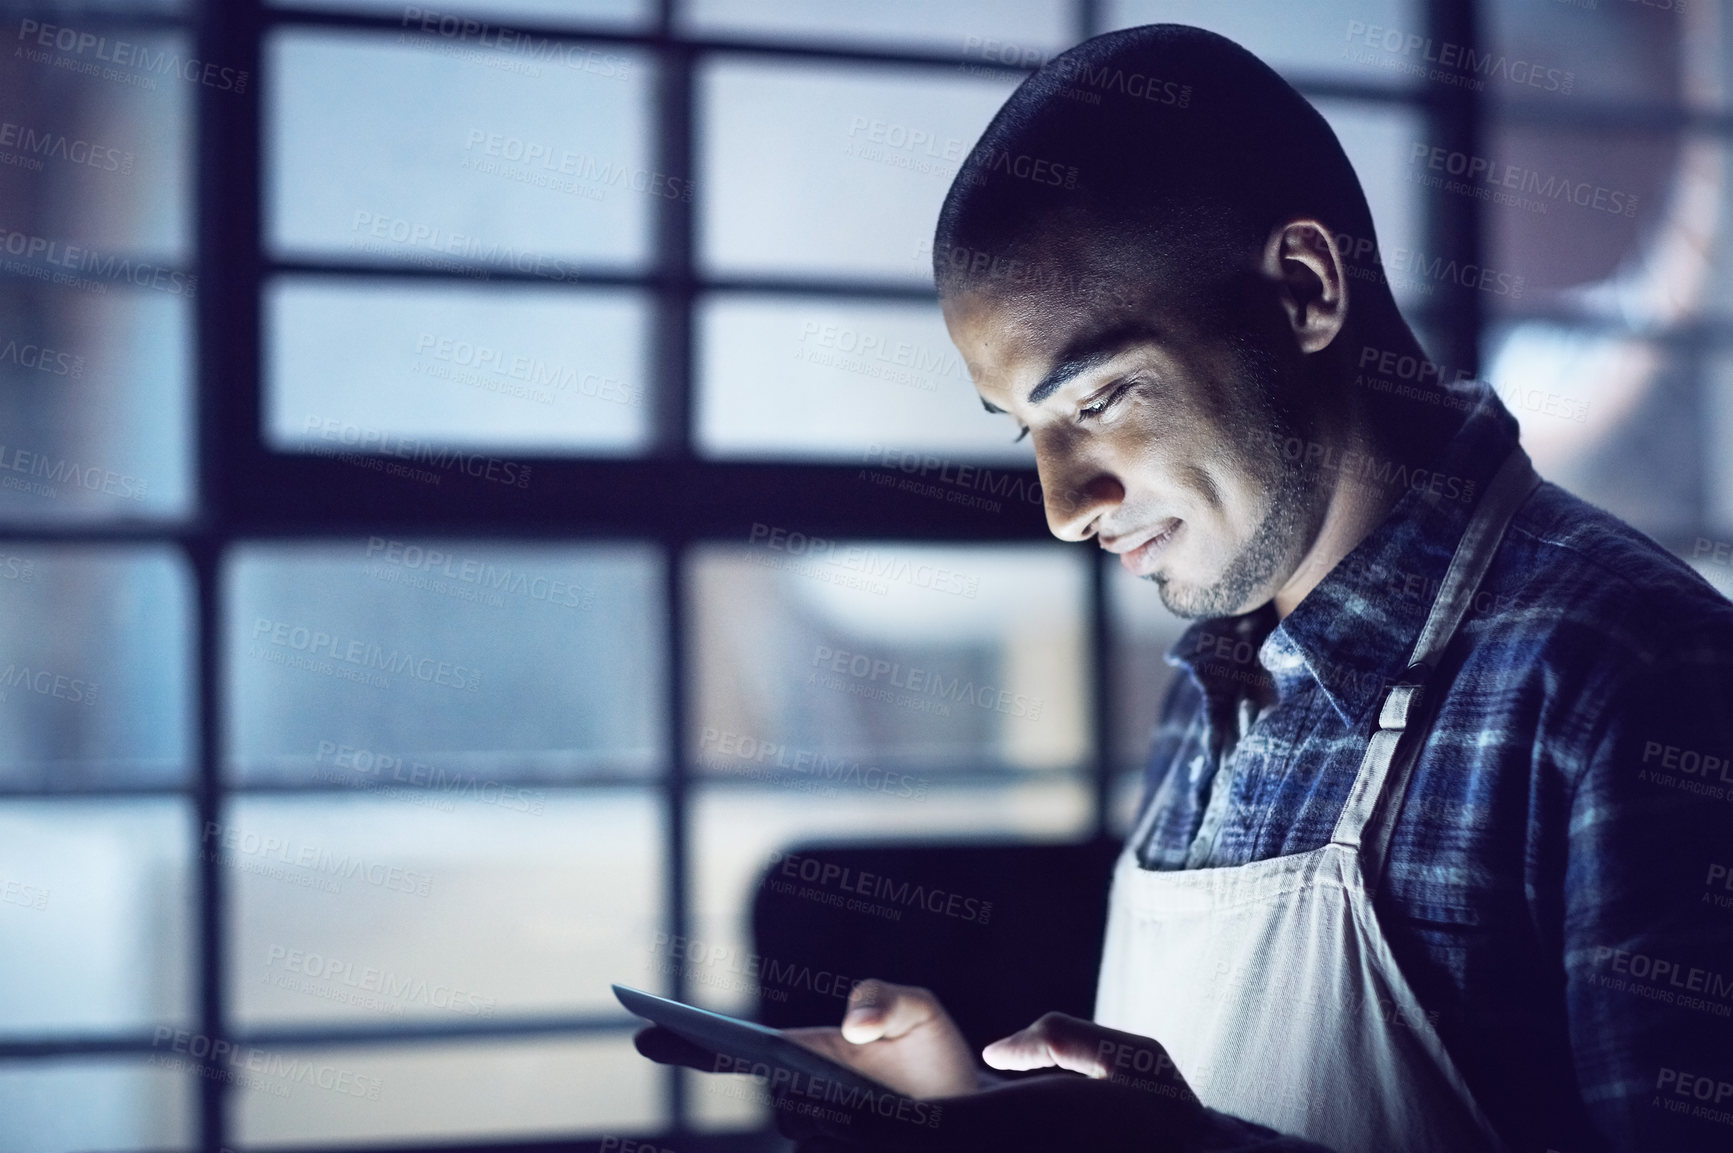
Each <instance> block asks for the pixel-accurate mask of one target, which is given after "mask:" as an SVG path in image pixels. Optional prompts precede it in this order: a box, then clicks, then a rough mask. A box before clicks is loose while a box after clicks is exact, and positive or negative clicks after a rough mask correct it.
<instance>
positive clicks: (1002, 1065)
mask: <svg viewBox="0 0 1733 1153" xmlns="http://www.w3.org/2000/svg"><path fill="white" fill-rule="evenodd" d="M982 1055H983V1056H984V1057H985V1058H986V1061H987V1063H988V1064H989V1065H991V1066H993V1067H994V1068H998V1069H1004V1070H1007V1071H1021V1070H1032V1069H1045V1068H1057V1069H1061V1070H1066V1071H1067V1072H1061V1073H1056V1074H1054V1075H1051V1076H1045V1077H1029V1078H1024V1079H1021V1080H1016V1081H1007V1082H1003V1083H1000V1084H997V1085H990V1086H988V1087H986V1088H984V1089H982V1090H980V1091H978V1092H974V1093H968V1094H964V1095H960V1096H956V1097H950V1098H946V1099H943V1100H940V1101H935V1102H933V1103H932V1105H931V1107H930V1108H931V1110H932V1117H933V1119H934V1122H935V1123H933V1124H930V1125H911V1124H909V1123H908V1122H907V1121H904V1120H897V1119H894V1118H884V1117H879V1116H874V1115H871V1114H866V1113H858V1114H855V1115H853V1116H851V1117H850V1118H849V1119H848V1121H847V1123H834V1122H824V1121H817V1122H814V1121H810V1120H806V1119H804V1118H802V1119H798V1121H799V1123H798V1124H788V1123H787V1122H786V1121H785V1122H784V1123H783V1127H784V1130H785V1132H787V1131H788V1130H790V1129H795V1130H797V1131H796V1132H792V1133H790V1135H791V1136H795V1137H797V1138H799V1139H800V1143H799V1145H798V1146H797V1147H798V1149H799V1150H800V1151H801V1153H845V1151H849V1153H856V1151H860V1150H866V1149H873V1150H899V1151H910V1153H913V1151H937V1150H943V1151H945V1153H964V1151H970V1150H983V1151H985V1150H992V1151H994V1153H1065V1151H1068V1150H1074V1149H1091V1148H1093V1149H1102V1150H1120V1149H1138V1150H1150V1151H1157V1150H1175V1151H1178V1150H1184V1149H1192V1148H1198V1147H1200V1145H1199V1142H1200V1141H1201V1140H1202V1139H1203V1136H1204V1134H1205V1133H1206V1132H1207V1131H1208V1130H1209V1129H1211V1127H1212V1126H1214V1125H1216V1124H1217V1120H1216V1118H1215V1117H1212V1115H1210V1114H1208V1113H1207V1112H1206V1111H1205V1110H1204V1108H1203V1106H1202V1105H1201V1104H1200V1103H1199V1102H1198V1099H1197V1096H1196V1094H1194V1093H1193V1092H1192V1090H1191V1087H1190V1086H1189V1085H1187V1084H1186V1083H1185V1079H1184V1078H1183V1077H1181V1076H1180V1074H1179V1070H1178V1069H1177V1068H1175V1067H1174V1065H1173V1062H1172V1061H1171V1060H1170V1059H1169V1058H1168V1056H1167V1051H1166V1050H1165V1049H1163V1048H1162V1047H1161V1045H1160V1044H1159V1043H1157V1042H1155V1041H1152V1040H1150V1039H1149V1038H1148V1037H1140V1036H1138V1035H1136V1034H1135V1033H1123V1032H1120V1031H1119V1030H1117V1029H1107V1028H1104V1027H1102V1026H1100V1025H1096V1024H1094V1023H1093V1022H1090V1021H1083V1020H1080V1019H1078V1018H1076V1017H1068V1016H1066V1015H1065V1014H1063V1013H1049V1014H1047V1015H1046V1016H1045V1017H1042V1018H1041V1019H1040V1020H1039V1021H1036V1022H1035V1023H1034V1024H1033V1025H1031V1026H1029V1027H1028V1028H1027V1029H1024V1030H1022V1031H1020V1032H1017V1033H1014V1034H1012V1035H1011V1036H1009V1037H1006V1038H1004V1039H1002V1040H999V1041H995V1042H993V1043H992V1044H991V1045H989V1046H987V1048H986V1050H985V1051H984V1052H983V1054H982ZM1076 1074H1081V1076H1078V1075H1076ZM790 1120H795V1119H792V1118H791V1119H790ZM1221 1120H1222V1121H1226V1120H1227V1119H1225V1118H1222V1119H1221Z"/></svg>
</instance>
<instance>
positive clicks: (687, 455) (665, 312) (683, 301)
mask: <svg viewBox="0 0 1733 1153" xmlns="http://www.w3.org/2000/svg"><path fill="white" fill-rule="evenodd" d="M675 2H676V0H661V2H660V3H659V5H658V12H657V23H656V68H657V73H656V82H655V84H656V86H655V92H654V96H653V100H654V106H653V110H652V116H651V124H652V129H651V131H652V132H653V133H654V136H655V138H654V140H653V141H652V147H651V155H652V156H654V157H655V163H656V167H657V170H658V171H659V172H660V173H662V174H664V175H666V176H668V177H669V178H670V183H671V185H672V186H673V187H676V188H681V189H684V190H687V191H688V192H689V193H691V195H689V196H681V197H670V198H666V199H659V200H658V201H657V202H656V205H657V211H656V216H655V230H656V231H655V239H654V261H655V266H656V270H655V280H656V286H657V287H656V300H655V322H654V324H653V326H652V329H651V333H650V340H651V343H652V347H651V350H650V364H651V371H652V373H653V374H654V375H653V382H654V386H655V387H654V395H655V398H656V399H655V405H656V418H657V420H656V424H657V447H656V449H655V450H654V455H655V456H656V457H658V458H660V459H661V460H663V461H664V462H666V463H669V464H674V465H685V466H690V464H691V462H692V461H693V458H694V454H693V446H692V411H693V408H694V397H693V371H692V364H693V339H694V333H693V307H694V300H695V297H696V285H697V279H696V276H695V265H696V261H695V259H694V256H693V252H692V238H693V226H692V215H693V211H694V207H693V206H694V201H695V198H696V195H697V194H696V193H692V189H693V184H692V178H693V169H694V167H695V152H694V148H693V130H694V119H695V115H696V110H695V109H694V107H693V99H694V95H693V89H694V85H693V66H694V57H693V52H692V50H691V48H690V47H689V46H688V45H685V44H683V43H681V42H680V41H679V39H678V38H677V37H676V35H675ZM670 495H672V494H670ZM660 527H661V529H662V532H661V539H662V542H663V550H662V551H663V605H664V609H663V616H664V622H665V623H664V627H665V629H666V635H665V638H664V642H663V643H664V645H665V646H666V648H665V653H666V658H665V661H664V675H665V677H666V678H667V683H666V686H665V693H666V700H667V712H666V717H665V723H666V726H667V729H666V737H665V741H664V744H665V747H666V749H667V756H668V763H667V777H666V778H665V782H664V785H665V789H664V796H663V802H664V813H665V826H664V830H665V831H664V835H663V840H664V844H663V851H664V856H663V869H664V871H665V873H666V878H665V886H666V889H665V893H666V896H665V898H664V899H665V901H666V907H665V908H664V910H663V923H664V925H665V926H666V930H667V933H668V937H669V939H670V941H675V940H679V939H682V938H684V937H685V936H686V934H687V929H688V926H689V925H690V924H691V921H692V915H691V889H690V886H689V884H688V880H689V871H690V870H689V861H690V854H689V852H688V845H689V841H690V835H691V815H690V805H689V803H688V790H687V770H688V766H687V749H686V733H687V732H688V730H689V726H688V725H687V710H688V699H687V689H688V683H687V677H686V637H687V628H686V601H685V596H684V584H685V580H684V577H685V571H686V565H687V556H686V541H687V539H688V537H687V535H686V534H685V533H682V532H680V531H678V529H677V528H676V527H675V525H673V524H671V523H665V524H663V525H662V526H660ZM670 955H672V954H670ZM666 972H667V974H668V988H667V991H668V993H669V995H670V996H672V997H674V998H676V999H677V1000H682V1001H683V1000H686V999H687V990H686V979H685V970H684V968H683V967H682V966H681V965H678V964H672V965H668V966H666ZM662 1076H663V1091H664V1094H665V1096H664V1100H665V1102H666V1121H665V1126H666V1128H667V1129H668V1130H670V1131H672V1132H673V1133H675V1134H685V1133H686V1132H687V1131H688V1128H689V1126H688V1106H687V1101H686V1078H685V1074H684V1071H683V1070H682V1069H680V1068H678V1067H675V1066H670V1067H668V1068H666V1069H664V1070H663V1071H662Z"/></svg>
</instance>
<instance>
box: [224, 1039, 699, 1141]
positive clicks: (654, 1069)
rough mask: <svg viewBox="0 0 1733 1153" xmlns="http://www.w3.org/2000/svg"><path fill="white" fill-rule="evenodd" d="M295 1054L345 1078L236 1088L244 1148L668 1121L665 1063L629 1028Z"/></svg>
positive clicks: (598, 1131) (652, 1127) (577, 1131)
mask: <svg viewBox="0 0 1733 1153" xmlns="http://www.w3.org/2000/svg"><path fill="white" fill-rule="evenodd" d="M273 1052H275V1050H273ZM284 1053H285V1055H286V1057H288V1058H289V1059H293V1060H295V1061H298V1062H302V1063H307V1064H311V1065H313V1066H314V1068H315V1069H317V1070H330V1073H329V1074H328V1075H327V1078H326V1079H327V1080H328V1081H330V1083H331V1084H332V1085H333V1086H336V1085H338V1084H342V1085H343V1086H344V1088H343V1089H341V1090H339V1089H336V1088H332V1089H322V1088H320V1087H318V1086H317V1085H314V1084H307V1083H302V1084H297V1085H294V1086H293V1089H294V1092H293V1093H292V1094H289V1095H277V1094H274V1093H268V1092H250V1093H239V1094H236V1095H235V1096H234V1097H233V1098H232V1100H233V1102H234V1104H233V1108H234V1109H235V1121H234V1124H235V1137H236V1143H237V1144H239V1145H241V1146H243V1147H244V1148H248V1149H274V1148H284V1147H298V1148H307V1147H317V1146H337V1147H341V1148H355V1147H358V1146H374V1145H423V1144H425V1145H433V1144H443V1143H447V1142H456V1141H458V1140H459V1139H464V1140H465V1141H477V1142H480V1141H481V1140H482V1139H484V1138H485V1139H487V1143H490V1144H491V1143H493V1142H494V1141H499V1142H504V1141H506V1140H513V1141H517V1140H528V1139H532V1138H541V1139H543V1140H548V1139H554V1138H558V1139H560V1140H562V1141H570V1140H572V1139H574V1138H578V1137H586V1138H590V1139H591V1140H594V1139H595V1138H596V1137H601V1136H607V1135H613V1136H616V1137H618V1136H622V1135H627V1136H629V1135H642V1134H644V1133H649V1132H654V1131H656V1130H658V1129H661V1128H662V1127H663V1125H664V1123H665V1122H664V1118H663V1116H662V1109H661V1096H660V1093H661V1084H662V1071H661V1067H660V1066H658V1065H655V1064H653V1063H652V1062H650V1061H646V1060H645V1059H644V1058H642V1057H640V1056H638V1054H637V1051H636V1050H634V1049H633V1048H632V1041H631V1037H630V1036H629V1035H626V1034H622V1035H620V1036H617V1037H597V1038H583V1039H579V1040H567V1039H560V1040H541V1039H537V1040H532V1041H512V1042H499V1041H487V1042H480V1043H472V1044H467V1045H452V1044H431V1045H429V1044H423V1045H416V1046H415V1047H413V1048H409V1047H405V1046H398V1047H387V1046H344V1047H343V1048H341V1049H324V1050H320V1049H296V1050H284ZM343 1074H348V1079H347V1080H346V1081H345V1080H340V1078H341V1076H342V1075H343ZM357 1088H360V1089H362V1090H363V1092H360V1093H357V1092H355V1089H357ZM375 1090H376V1091H377V1093H378V1096H377V1097H371V1096H368V1095H367V1094H368V1093H371V1092H373V1091H375ZM655 1144H656V1143H654V1142H652V1143H651V1148H652V1149H653V1148H654V1147H655ZM614 1147H615V1148H618V1147H619V1146H618V1144H616V1145H615V1146H614ZM628 1147H629V1146H628Z"/></svg>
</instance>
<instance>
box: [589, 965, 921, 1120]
mask: <svg viewBox="0 0 1733 1153" xmlns="http://www.w3.org/2000/svg"><path fill="white" fill-rule="evenodd" d="M613 988H614V996H616V997H618V998H619V999H620V1004H622V1005H624V1006H625V1007H626V1008H627V1009H629V1010H631V1011H632V1012H633V1013H635V1014H636V1015H638V1016H640V1017H642V1018H644V1019H645V1020H646V1021H653V1022H655V1023H656V1024H658V1025H660V1026H662V1028H664V1029H666V1030H668V1031H669V1032H670V1033H673V1034H676V1035H677V1036H680V1037H684V1038H685V1039H686V1040H688V1041H690V1042H692V1043H693V1044H694V1045H697V1046H699V1047H700V1048H704V1049H708V1050H710V1051H711V1052H712V1053H720V1054H722V1055H723V1056H725V1057H733V1058H735V1059H736V1060H743V1061H750V1062H752V1063H753V1064H765V1065H769V1066H771V1067H772V1068H782V1069H786V1070H789V1071H790V1072H794V1073H804V1074H805V1075H806V1076H808V1077H811V1078H813V1079H815V1080H824V1081H829V1082H831V1083H832V1084H835V1085H836V1086H837V1087H839V1088H841V1089H844V1090H848V1091H852V1092H860V1093H871V1094H873V1095H875V1096H876V1095H878V1094H881V1093H889V1094H891V1095H892V1096H894V1097H900V1096H902V1094H900V1093H897V1092H896V1091H895V1090H893V1089H888V1088H886V1087H885V1086H883V1085H881V1084H879V1083H878V1082H877V1081H874V1080H873V1079H872V1078H870V1077H863V1076H862V1075H861V1074H859V1073H856V1072H855V1071H854V1070H853V1069H850V1068H849V1067H848V1066H846V1065H839V1064H837V1063H836V1062H835V1061H832V1060H831V1059H830V1058H829V1057H823V1056H820V1055H819V1054H817V1053H814V1052H813V1051H812V1050H811V1049H808V1048H806V1047H805V1046H803V1045H798V1044H796V1043H795V1042H793V1041H790V1040H789V1039H788V1038H787V1037H784V1036H783V1035H782V1034H781V1033H780V1032H779V1031H777V1030H775V1029H772V1028H769V1027H768V1026H765V1025H759V1024H757V1023H755V1022H752V1021H742V1020H741V1019H740V1018H738V1017H729V1016H726V1015H725V1014H722V1013H712V1012H711V1011H710V1010H708V1009H700V1008H698V1007H697V1006H696V1005H686V1004H682V1003H681V1002H679V1001H671V1000H669V999H668V998H667V997H658V996H656V994H654V993H646V992H644V991H643V990H642V989H632V988H628V987H627V986H625V985H615V986H614V987H613ZM722 1071H723V1072H727V1070H722ZM739 1071H740V1072H745V1070H744V1069H742V1070H739Z"/></svg>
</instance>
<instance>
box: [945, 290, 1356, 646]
mask: <svg viewBox="0 0 1733 1153" xmlns="http://www.w3.org/2000/svg"><path fill="white" fill-rule="evenodd" d="M944 311H945V323H946V325H947V327H949V329H950V333H951V339H952V340H953V341H954V342H955V343H956V345H957V348H958V349H959V350H960V351H961V352H962V354H963V359H964V361H965V363H967V364H968V366H969V371H970V374H971V376H972V377H973V379H974V382H975V389H976V391H977V392H978V393H980V396H981V399H982V401H983V402H984V403H985V404H986V406H987V408H988V410H989V411H992V412H1002V413H1005V414H1007V416H1008V417H1009V418H1010V420H1011V421H1014V422H1015V424H1016V425H1017V426H1019V427H1021V428H1026V429H1028V436H1029V438H1030V439H1031V441H1032V442H1033V444H1034V447H1035V462H1036V467H1037V468H1038V470H1039V472H1040V477H1041V487H1042V490H1043V492H1044V493H1045V494H1046V509H1047V523H1048V526H1049V527H1050V528H1051V529H1052V530H1053V534H1054V535H1055V536H1057V537H1059V538H1060V539H1061V540H1073V541H1081V540H1087V539H1089V538H1090V537H1094V538H1096V539H1097V540H1098V541H1099V542H1100V544H1101V547H1103V548H1105V549H1108V550H1109V551H1111V552H1114V553H1117V554H1119V560H1120V563H1121V564H1123V565H1124V566H1125V568H1126V569H1127V570H1128V571H1130V572H1132V573H1134V574H1136V575H1138V576H1140V577H1144V578H1146V579H1148V580H1151V581H1154V582H1155V583H1156V585H1157V586H1158V587H1159V588H1160V590H1161V598H1162V601H1163V603H1164V604H1166V605H1167V607H1168V609H1169V610H1170V611H1172V612H1174V613H1176V614H1178V615H1180V616H1183V617H1210V616H1226V615H1232V614H1235V613H1241V612H1246V611H1249V610H1250V609H1253V608H1256V607H1257V606H1259V605H1261V604H1263V603H1264V602H1266V601H1268V600H1269V599H1270V598H1271V597H1273V596H1274V595H1275V593H1276V590H1277V589H1278V588H1280V587H1281V585H1282V584H1283V583H1285V582H1286V580H1287V579H1288V577H1289V576H1290V575H1292V574H1293V572H1294V571H1295V569H1296V568H1297V567H1298V565H1299V562H1300V559H1301V557H1302V556H1303V555H1304V554H1305V552H1306V550H1307V549H1308V548H1309V547H1310V546H1311V543H1312V541H1313V540H1314V539H1315V538H1316V536H1317V532H1318V527H1319V525H1320V524H1321V523H1322V519H1323V495H1322V490H1321V486H1320V485H1318V483H1317V478H1316V475H1315V473H1314V472H1312V471H1311V470H1308V469H1307V468H1306V467H1305V466H1304V464H1303V463H1301V461H1303V460H1304V459H1305V457H1306V455H1307V454H1305V453H1300V454H1297V455H1298V456H1299V458H1300V461H1295V460H1291V459H1289V457H1288V456H1287V455H1284V453H1283V452H1282V445H1283V443H1284V442H1285V441H1286V440H1287V439H1288V438H1289V437H1291V436H1295V435H1299V436H1301V437H1302V439H1303V438H1304V433H1303V432H1302V431H1300V427H1299V425H1298V424H1297V422H1296V421H1295V420H1294V419H1292V418H1290V417H1288V416H1286V415H1284V412H1283V408H1286V407H1287V406H1288V404H1291V403H1292V402H1293V400H1294V398H1295V397H1296V394H1297V392H1298V386H1297V376H1298V368H1299V353H1298V350H1297V348H1295V347H1293V346H1292V345H1291V344H1290V345H1289V346H1287V347H1285V348H1284V347H1283V344H1282V340H1281V334H1280V333H1279V332H1274V331H1272V333H1271V334H1270V335H1267V336H1265V337H1263V338H1254V337H1251V336H1248V335H1245V334H1239V335H1234V334H1224V333H1221V332H1219V331H1215V330H1212V326H1209V325H1206V324H1204V323H1203V322H1201V321H1200V320H1198V319H1197V318H1196V317H1194V316H1190V315H1188V312H1187V310H1185V309H1183V308H1180V307H1176V306H1167V307H1163V306H1159V305H1144V306H1141V307H1139V308H1138V309H1137V310H1136V311H1135V312H1134V313H1120V314H1118V315H1110V314H1104V313H1103V312H1102V310H1092V309H1069V310H1054V309H1050V308H1044V307H1042V306H1041V305H1040V303H1039V302H1036V301H1029V300H1026V299H1024V300H1019V299H1016V298H1010V299H1007V298H1002V297H993V296H988V295H985V294H982V293H966V294H963V295H960V296H957V297H953V298H949V299H947V300H946V301H945V308H944ZM1283 397H1286V398H1287V403H1285V404H1282V405H1281V407H1278V403H1279V401H1280V400H1281V398H1283Z"/></svg>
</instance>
